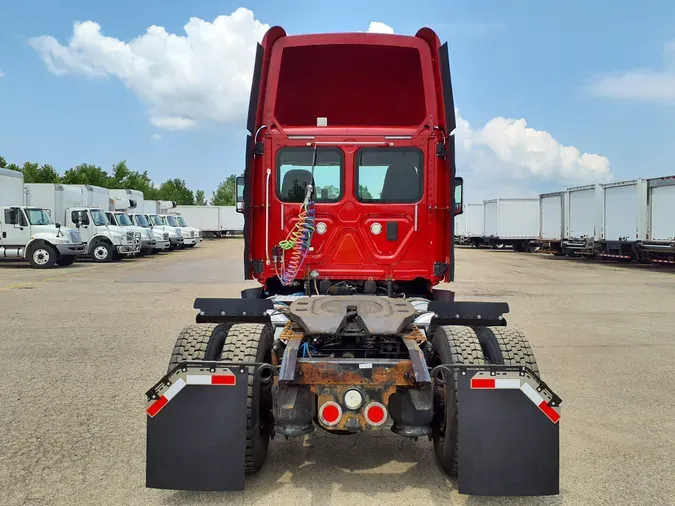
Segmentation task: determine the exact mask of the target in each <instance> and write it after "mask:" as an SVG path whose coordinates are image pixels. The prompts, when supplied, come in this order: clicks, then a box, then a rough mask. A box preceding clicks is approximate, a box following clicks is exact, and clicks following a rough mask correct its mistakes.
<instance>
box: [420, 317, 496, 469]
mask: <svg viewBox="0 0 675 506" xmlns="http://www.w3.org/2000/svg"><path fill="white" fill-rule="evenodd" d="M431 347H432V362H431V364H432V366H436V365H439V364H467V365H469V364H473V365H481V364H485V357H484V356H483V350H482V349H481V346H480V342H479V341H478V337H476V333H475V332H474V331H473V329H472V328H470V327H460V326H451V325H445V326H443V327H438V328H437V329H436V331H435V332H434V335H433V337H432V340H431ZM458 389H459V373H458V372H453V373H448V374H446V375H445V385H442V386H440V387H436V392H435V393H434V397H435V399H434V403H435V404H436V405H435V406H434V421H433V427H432V439H433V441H434V451H435V452H436V458H437V459H438V462H439V464H440V466H441V467H442V468H443V470H444V471H445V472H446V473H447V474H448V475H450V476H457V473H458V470H459V447H458V443H459V441H458V437H457V436H458V434H457V428H458V427H457V414H458V402H457V392H458Z"/></svg>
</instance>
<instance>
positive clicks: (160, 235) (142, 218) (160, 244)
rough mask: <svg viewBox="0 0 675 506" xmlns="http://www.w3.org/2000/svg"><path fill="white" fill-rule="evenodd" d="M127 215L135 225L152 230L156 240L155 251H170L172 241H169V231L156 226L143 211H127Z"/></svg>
mask: <svg viewBox="0 0 675 506" xmlns="http://www.w3.org/2000/svg"><path fill="white" fill-rule="evenodd" d="M126 214H127V216H129V218H130V219H131V221H132V222H133V224H134V225H136V226H137V227H141V228H144V229H147V230H150V233H151V234H152V235H153V237H154V240H155V245H154V246H153V248H152V252H153V253H159V252H160V251H169V248H170V247H171V242H170V241H169V233H168V232H165V231H164V230H163V229H159V228H155V227H154V226H153V225H152V223H151V222H150V218H148V215H147V214H143V213H133V212H132V213H126Z"/></svg>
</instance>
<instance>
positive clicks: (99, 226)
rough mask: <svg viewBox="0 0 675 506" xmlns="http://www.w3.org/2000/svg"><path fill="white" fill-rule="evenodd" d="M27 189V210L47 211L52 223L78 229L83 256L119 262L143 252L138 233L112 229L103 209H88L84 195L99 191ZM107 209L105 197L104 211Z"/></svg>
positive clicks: (38, 186) (53, 186)
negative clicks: (83, 247)
mask: <svg viewBox="0 0 675 506" xmlns="http://www.w3.org/2000/svg"><path fill="white" fill-rule="evenodd" d="M24 188H25V199H26V205H27V206H30V207H41V208H44V209H48V210H50V212H51V216H52V218H53V219H55V220H60V221H61V222H62V223H63V224H64V225H65V226H67V227H70V228H77V229H78V232H79V234H80V236H81V237H82V240H83V241H84V242H85V243H86V248H85V251H84V254H85V255H87V256H89V257H91V258H92V259H93V260H94V261H95V262H110V261H112V260H119V259H121V258H123V257H124V256H128V255H132V254H134V253H137V252H138V251H140V247H141V236H140V234H139V233H137V232H133V231H131V230H127V229H125V228H122V227H117V226H115V225H111V224H110V222H109V221H108V218H107V217H106V215H105V212H104V211H103V209H102V208H101V207H98V206H93V205H89V202H90V201H91V199H90V198H88V197H91V195H89V196H87V195H86V193H85V192H89V191H92V192H93V191H95V190H92V189H94V188H96V187H90V186H88V185H62V184H51V183H30V184H26V185H24ZM108 206H109V202H108V197H107V194H106V198H105V206H104V207H105V208H107V207H108Z"/></svg>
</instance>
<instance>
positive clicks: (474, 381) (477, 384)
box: [471, 378, 495, 388]
mask: <svg viewBox="0 0 675 506" xmlns="http://www.w3.org/2000/svg"><path fill="white" fill-rule="evenodd" d="M471 388H495V379H494V378H471Z"/></svg>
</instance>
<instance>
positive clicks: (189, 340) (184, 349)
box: [167, 323, 228, 373]
mask: <svg viewBox="0 0 675 506" xmlns="http://www.w3.org/2000/svg"><path fill="white" fill-rule="evenodd" d="M227 330H228V326H227V325H223V324H213V323H199V324H195V325H188V326H187V327H185V328H184V329H183V330H181V332H180V334H178V339H176V344H175V345H174V347H173V352H172V353H171V359H170V360H169V367H168V369H167V373H168V372H170V371H171V369H173V368H174V367H176V366H177V365H178V364H180V363H181V362H183V361H185V360H219V359H220V354H221V352H222V350H223V346H224V345H225V339H226V338H227Z"/></svg>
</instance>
